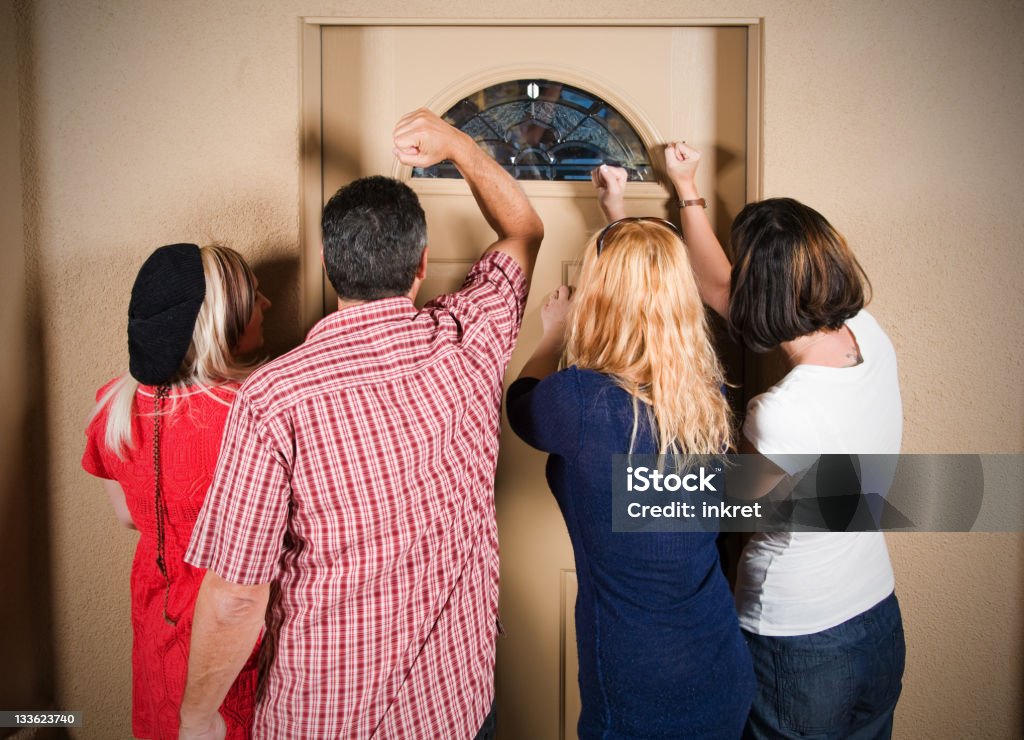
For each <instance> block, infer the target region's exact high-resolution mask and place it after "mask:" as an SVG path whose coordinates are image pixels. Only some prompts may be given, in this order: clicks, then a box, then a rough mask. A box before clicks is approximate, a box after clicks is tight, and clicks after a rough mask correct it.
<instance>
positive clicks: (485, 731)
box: [473, 700, 498, 740]
mask: <svg viewBox="0 0 1024 740" xmlns="http://www.w3.org/2000/svg"><path fill="white" fill-rule="evenodd" d="M497 706H498V705H497V700H495V701H492V702H491V711H490V712H488V714H487V716H486V717H484V723H483V724H482V725H480V729H479V731H477V733H476V737H475V738H473V740H494V729H495V727H496V725H497V719H498V711H497Z"/></svg>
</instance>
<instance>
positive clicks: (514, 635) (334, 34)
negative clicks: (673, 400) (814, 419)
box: [317, 25, 748, 740]
mask: <svg viewBox="0 0 1024 740" xmlns="http://www.w3.org/2000/svg"><path fill="white" fill-rule="evenodd" d="M747 38H748V29H747V28H746V27H745V26H740V27H648V26H638V27H601V26H587V27H583V26H580V27H571V26H537V27H533V26H518V27H488V26H458V27H444V26H414V25H404V26H367V25H362V26H332V27H324V28H323V29H322V35H321V38H320V42H321V54H322V56H321V60H322V68H321V75H322V79H321V96H322V98H321V112H322V117H321V120H320V121H318V122H317V125H319V126H321V135H322V138H321V147H322V162H321V172H322V196H323V198H324V199H326V198H328V197H330V195H331V194H333V193H334V191H335V190H336V189H337V188H339V187H341V186H342V185H344V184H346V183H348V182H350V181H351V180H353V179H355V178H357V177H360V176H363V175H369V174H388V175H392V176H395V177H398V178H400V179H403V180H405V181H407V182H409V184H410V185H411V186H412V187H413V189H414V190H415V191H416V192H417V193H418V194H419V197H420V199H421V201H422V203H423V207H424V210H425V212H426V214H427V227H428V235H429V236H428V238H429V245H430V253H429V255H430V261H429V264H428V277H427V280H426V281H425V282H424V284H423V287H422V289H421V295H420V302H421V303H422V302H423V301H424V300H426V299H427V298H429V297H431V296H433V295H437V294H439V293H442V292H447V291H450V290H454V289H456V288H457V287H458V286H459V284H460V283H461V281H462V278H463V277H464V275H465V273H466V271H467V269H468V268H469V266H470V265H471V264H472V262H473V261H474V260H475V259H476V258H477V257H478V256H479V254H480V253H481V251H482V250H483V248H484V247H485V246H486V245H487V244H489V243H490V242H491V241H492V240H493V238H494V235H493V233H492V232H491V231H490V229H489V228H488V227H487V225H486V223H485V222H484V220H483V218H482V217H481V216H480V214H479V212H478V210H477V208H476V205H475V203H474V202H473V199H472V196H471V195H470V193H469V189H468V187H467V186H466V185H465V183H464V182H462V181H461V180H431V179H411V178H410V172H409V169H408V168H405V167H402V166H400V165H398V163H397V162H396V160H395V159H394V158H393V156H392V154H391V146H392V144H391V131H392V128H393V126H394V123H395V121H397V119H398V118H399V117H400V116H401V115H402V114H404V113H406V112H408V111H410V110H413V109H415V108H418V107H421V106H427V107H430V108H431V109H433V110H434V111H435V112H437V113H439V114H440V113H443V112H444V111H445V110H447V109H448V108H449V107H450V106H451V105H453V104H454V103H456V102H458V101H459V100H460V99H461V98H462V97H464V96H466V95H468V94H470V93H472V92H474V91H476V90H477V89H480V88H483V87H486V86H487V85H489V84H493V83H495V82H499V81H502V80H509V79H521V78H526V77H538V78H543V79H557V80H562V81H564V82H567V83H569V84H572V85H575V86H577V87H581V88H583V89H586V90H588V91H591V92H593V93H595V94H597V95H599V96H601V97H603V98H604V99H605V100H607V101H608V102H609V103H611V104H612V105H613V106H615V107H616V108H617V109H618V110H619V112H620V113H622V114H623V115H624V116H625V117H626V118H627V119H628V120H629V121H630V123H631V124H633V126H634V127H635V128H636V129H637V131H638V133H639V134H640V135H641V137H642V138H643V139H644V141H645V144H646V145H647V146H648V148H649V150H650V157H651V160H652V163H654V164H655V165H657V163H658V162H659V161H660V159H661V150H660V147H658V146H657V145H658V144H660V143H663V142H664V141H666V140H672V139H677V138H681V139H686V140H687V141H688V142H690V143H691V144H693V145H695V146H697V147H698V148H700V149H702V150H703V152H704V153H705V155H704V163H703V164H702V169H701V173H700V180H701V182H700V184H701V186H702V191H703V192H704V193H706V194H707V197H708V204H709V215H710V216H711V218H712V223H715V224H716V225H718V226H719V227H720V226H721V225H722V224H728V222H729V220H730V219H731V218H732V217H733V216H734V215H735V213H736V212H738V210H739V209H740V208H741V207H742V206H743V204H744V203H745V202H746V198H747V192H746V183H747V181H748V178H747V176H748V164H747V163H748V152H747V141H748V132H747V120H748V116H747V110H746V105H747V100H748V90H747V70H748V53H747ZM522 186H523V189H524V191H525V192H526V193H527V194H528V195H529V197H530V199H531V201H532V203H533V204H534V207H535V208H536V209H537V211H538V213H539V214H540V216H541V218H542V219H543V221H544V225H545V232H546V237H545V240H544V246H543V248H542V250H541V255H540V258H539V260H538V263H537V268H536V271H535V274H534V279H533V285H532V290H531V298H530V301H529V303H528V304H527V309H526V316H525V319H524V323H523V329H522V332H521V334H520V341H519V344H518V346H517V348H516V351H515V353H514V355H513V357H512V361H511V364H510V367H509V372H508V376H507V377H508V379H509V380H511V379H513V378H515V377H516V375H517V374H518V372H519V369H520V368H521V367H522V365H523V363H524V362H525V360H526V359H527V357H528V356H529V354H530V352H531V351H532V349H533V347H534V346H535V345H536V342H537V341H538V339H539V338H540V318H539V309H540V303H541V301H542V299H543V297H544V295H545V294H547V293H548V292H550V291H551V290H553V289H554V288H555V287H556V286H558V285H559V284H560V283H562V282H569V283H570V284H573V283H575V281H576V277H577V274H578V268H579V259H580V252H581V249H582V246H583V245H584V243H585V241H586V239H587V237H588V236H589V234H591V233H592V232H593V231H595V230H596V229H598V228H600V226H601V225H602V217H601V214H600V210H599V208H598V205H597V202H596V199H595V198H594V197H593V191H592V188H591V187H590V185H589V184H581V183H571V182H536V181H534V182H523V183H522ZM666 201H667V193H666V192H665V190H664V189H663V188H662V187H661V186H660V185H657V184H655V183H630V184H629V185H628V187H627V201H626V205H627V211H628V212H629V213H630V214H632V215H666V214H669V215H671V217H672V218H673V220H677V218H676V215H677V214H675V213H674V212H671V211H668V210H667V208H666ZM719 231H720V234H721V228H720V229H719ZM324 295H325V298H324V311H325V312H326V311H330V310H333V309H334V305H335V301H336V297H335V296H334V294H333V292H332V291H331V290H330V287H329V286H325V290H324ZM740 367H742V365H741V364H740ZM733 379H734V380H742V378H737V377H736V375H735V373H734V375H733ZM544 462H545V456H544V455H543V454H541V453H539V452H537V451H535V450H532V449H530V448H529V447H527V446H526V445H525V444H523V443H522V442H521V441H520V440H519V439H518V438H516V437H515V436H514V435H513V434H512V433H511V431H510V430H509V429H508V428H507V425H505V426H504V427H503V429H502V438H501V455H500V459H499V463H498V473H497V480H496V505H497V515H498V524H499V532H500V537H501V547H502V574H501V575H502V582H501V617H502V622H503V625H504V627H505V630H506V634H505V635H504V636H503V637H501V638H500V639H499V642H498V665H497V676H496V685H497V693H498V727H499V736H500V737H502V738H506V739H508V740H516V739H517V738H538V739H540V740H543V739H545V738H557V737H572V736H574V735H575V727H576V719H577V716H578V712H579V696H578V688H577V677H576V647H575V625H574V623H573V604H574V603H575V594H576V580H575V569H574V568H575V564H574V561H573V555H572V548H571V546H570V543H569V540H568V537H567V534H566V530H565V525H564V523H563V521H562V518H561V515H560V513H559V511H558V508H557V506H556V505H555V502H554V499H553V498H552V496H551V494H550V492H549V490H548V488H547V484H546V482H545V479H544Z"/></svg>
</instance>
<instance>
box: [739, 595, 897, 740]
mask: <svg viewBox="0 0 1024 740" xmlns="http://www.w3.org/2000/svg"><path fill="white" fill-rule="evenodd" d="M743 634H744V636H745V637H746V638H747V644H748V645H749V646H750V652H751V655H752V656H753V658H754V673H755V674H756V675H757V682H758V688H757V695H756V696H755V697H754V705H753V707H752V708H751V710H750V717H749V718H748V720H747V726H746V728H745V729H744V731H743V737H744V738H752V739H757V740H761V739H762V738H763V739H764V740H768V739H769V738H770V739H772V740H776V739H778V738H814V739H815V740H840V739H842V738H852V739H853V740H874V739H875V738H889V737H891V736H892V718H893V712H894V710H895V709H896V701H897V700H898V699H899V696H900V690H901V689H902V687H903V683H902V679H903V664H904V658H905V657H906V645H905V643H904V640H903V621H902V618H901V617H900V607H899V602H898V601H897V600H896V595H895V594H890V595H889V596H888V597H887V598H885V599H883V600H882V601H881V602H879V603H878V604H876V605H875V606H873V607H871V608H870V609H868V610H867V611H866V612H864V613H862V614H858V615H857V616H856V617H854V618H853V619H849V620H847V621H846V622H843V623H842V624H840V625H837V626H835V627H832V628H831V629H827V630H825V631H823V632H816V633H814V634H811V635H798V636H795V637H765V636H762V635H755V634H751V633H749V632H746V631H744V633H743Z"/></svg>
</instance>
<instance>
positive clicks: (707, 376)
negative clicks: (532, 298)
mask: <svg viewBox="0 0 1024 740" xmlns="http://www.w3.org/2000/svg"><path fill="white" fill-rule="evenodd" d="M597 238H598V237H597V235H595V236H594V237H592V238H591V239H590V241H589V243H588V244H587V246H586V249H585V251H584V258H583V268H582V271H581V273H580V279H579V287H578V288H577V289H576V296H575V298H574V299H573V305H572V308H571V310H570V313H569V318H568V330H567V332H568V336H567V341H566V361H567V362H568V363H569V364H575V365H576V366H577V367H580V368H587V369H591V370H596V371H598V372H601V373H605V374H607V375H610V376H611V377H612V378H613V379H614V380H615V382H616V383H617V384H618V385H619V386H620V387H622V388H623V389H624V390H625V391H626V392H627V393H629V394H630V395H631V396H632V397H633V408H634V425H633V440H632V441H631V442H630V448H631V449H630V452H632V446H633V444H634V443H635V441H636V431H637V424H638V423H639V415H640V405H641V404H642V405H643V407H644V408H645V410H646V412H647V416H648V419H649V420H650V422H651V424H652V427H653V429H654V430H655V433H656V435H657V440H658V448H659V452H660V453H662V454H682V455H684V456H690V455H701V454H718V453H721V452H723V451H724V449H725V448H726V447H727V446H728V445H729V444H730V442H731V439H732V429H731V412H730V409H729V404H728V403H727V402H726V399H725V396H724V394H723V393H722V385H723V383H724V382H725V380H724V373H723V372H722V367H721V365H720V364H719V361H718V357H717V355H716V354H715V351H714V348H713V346H712V344H711V340H710V338H709V333H708V326H707V321H706V318H705V315H704V306H703V304H702V303H701V301H700V297H699V293H698V292H697V284H696V282H695V280H694V277H693V271H692V270H691V268H690V261H689V258H688V257H687V254H686V249H685V247H684V245H683V243H682V240H681V239H680V238H679V236H678V234H676V233H674V232H673V231H672V230H671V229H669V228H668V227H667V226H665V225H661V224H658V223H654V222H650V221H633V222H624V223H621V224H619V225H617V226H615V227H614V228H613V230H612V231H611V232H610V233H608V234H607V235H606V237H605V239H604V242H603V248H602V250H601V254H600V255H598V254H597V247H596V243H597Z"/></svg>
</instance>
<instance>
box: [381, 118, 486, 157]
mask: <svg viewBox="0 0 1024 740" xmlns="http://www.w3.org/2000/svg"><path fill="white" fill-rule="evenodd" d="M394 141H395V146H394V148H393V149H392V150H391V151H392V152H393V153H394V155H395V156H396V157H398V161H399V162H401V163H402V164H407V165H411V166H413V167H430V166H431V165H434V164H437V163H438V162H442V161H444V160H446V159H451V160H453V161H454V160H456V159H458V152H459V149H460V147H466V146H467V145H468V146H472V147H476V144H475V143H474V142H473V140H472V139H470V138H469V136H467V135H466V134H464V133H462V132H461V131H459V130H458V129H457V128H454V127H453V126H450V125H448V124H447V123H445V122H444V121H443V120H441V119H440V118H439V117H438V116H437V114H435V113H434V112H432V111H429V110H427V109H426V108H420V109H419V110H414V111H412V112H411V113H406V114H405V115H404V116H402V117H401V118H400V119H399V120H398V123H396V124H395V130H394Z"/></svg>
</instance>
